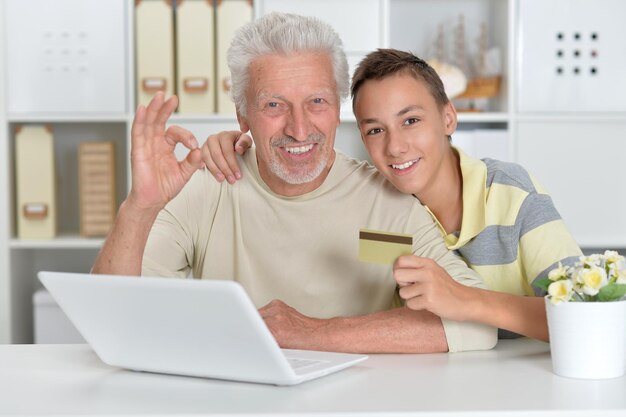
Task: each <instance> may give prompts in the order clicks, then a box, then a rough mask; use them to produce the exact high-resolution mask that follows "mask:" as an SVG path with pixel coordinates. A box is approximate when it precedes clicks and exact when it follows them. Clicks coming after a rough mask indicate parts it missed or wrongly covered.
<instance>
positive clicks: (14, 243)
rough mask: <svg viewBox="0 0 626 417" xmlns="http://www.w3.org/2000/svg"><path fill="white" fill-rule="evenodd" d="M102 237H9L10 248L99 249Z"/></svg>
mask: <svg viewBox="0 0 626 417" xmlns="http://www.w3.org/2000/svg"><path fill="white" fill-rule="evenodd" d="M103 242H104V239H103V238H84V237H80V236H75V235H67V236H59V237H57V238H55V239H46V240H43V239H42V240H34V239H11V241H10V242H9V247H10V248H11V249H99V248H100V247H101V246H102V243H103Z"/></svg>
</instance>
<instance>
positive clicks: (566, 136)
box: [517, 121, 626, 248]
mask: <svg viewBox="0 0 626 417" xmlns="http://www.w3.org/2000/svg"><path fill="white" fill-rule="evenodd" d="M517 133H518V161H519V162H520V163H521V164H522V165H523V166H524V167H525V168H526V169H528V171H530V173H531V174H533V175H534V176H535V177H536V178H537V179H538V180H539V182H540V183H542V184H543V185H544V186H545V187H546V188H547V190H548V192H549V193H550V194H551V195H552V198H553V200H554V203H555V204H556V207H557V209H558V210H559V212H560V213H561V216H562V217H563V219H564V220H565V222H566V224H567V226H568V227H569V229H570V231H571V232H572V233H573V235H574V237H575V238H576V240H577V241H578V244H579V245H581V246H583V247H590V248H591V247H600V248H608V247H614V248H623V247H626V217H625V216H624V207H626V193H624V188H623V187H624V181H626V164H624V155H625V154H626V122H604V123H597V122H596V123H594V122H569V121H568V122H521V123H519V125H518V126H517Z"/></svg>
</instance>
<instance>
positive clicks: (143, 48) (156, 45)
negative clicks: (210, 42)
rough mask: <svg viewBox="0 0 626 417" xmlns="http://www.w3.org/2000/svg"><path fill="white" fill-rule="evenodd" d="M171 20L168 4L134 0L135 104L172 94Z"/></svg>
mask: <svg viewBox="0 0 626 417" xmlns="http://www.w3.org/2000/svg"><path fill="white" fill-rule="evenodd" d="M173 26H174V17H173V12H172V5H171V1H167V0H135V47H136V50H135V53H136V65H137V103H138V104H143V105H147V104H148V103H149V102H150V100H151V99H152V97H153V96H154V94H155V93H156V92H157V91H165V95H166V96H171V95H172V94H173V93H174V27H173Z"/></svg>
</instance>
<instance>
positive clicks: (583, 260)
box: [578, 253, 602, 267]
mask: <svg viewBox="0 0 626 417" xmlns="http://www.w3.org/2000/svg"><path fill="white" fill-rule="evenodd" d="M578 260H579V261H580V262H579V263H580V266H589V267H593V266H600V264H601V263H602V255H600V254H599V253H594V254H593V255H589V256H584V255H583V256H581V257H580V258H578Z"/></svg>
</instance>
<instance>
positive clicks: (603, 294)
mask: <svg viewBox="0 0 626 417" xmlns="http://www.w3.org/2000/svg"><path fill="white" fill-rule="evenodd" d="M624 295H626V284H609V285H607V286H605V287H602V288H600V292H598V300H600V301H614V300H619V299H620V298H622V297H623V296H624Z"/></svg>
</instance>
